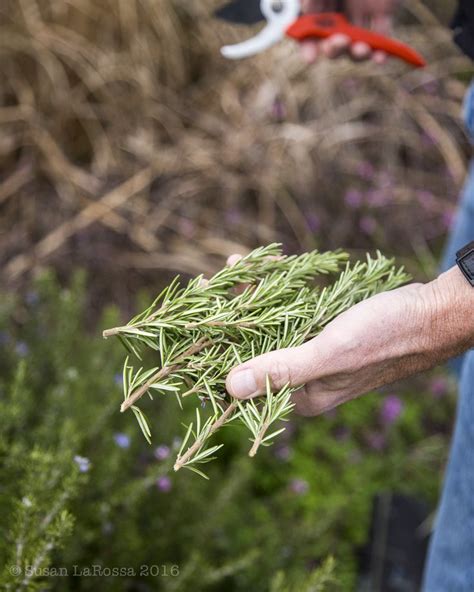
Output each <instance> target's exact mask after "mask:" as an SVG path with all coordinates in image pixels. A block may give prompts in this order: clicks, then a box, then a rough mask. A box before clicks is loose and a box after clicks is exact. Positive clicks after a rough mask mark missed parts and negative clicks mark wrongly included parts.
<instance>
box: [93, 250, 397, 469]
mask: <svg viewBox="0 0 474 592" xmlns="http://www.w3.org/2000/svg"><path fill="white" fill-rule="evenodd" d="M336 274H337V277H335V278H334V281H333V282H332V283H331V282H330V281H329V280H330V278H331V276H336ZM317 276H325V277H324V278H321V277H319V278H318V277H317ZM407 279H408V277H407V275H406V274H405V272H404V271H403V269H396V268H395V267H394V262H393V260H391V259H386V258H385V257H383V256H382V255H381V254H380V253H377V257H376V258H375V259H374V258H371V257H370V256H367V259H366V261H364V262H357V263H355V264H352V265H351V264H350V263H348V255H347V254H346V253H343V252H340V251H336V252H327V253H320V252H318V251H313V252H311V253H305V254H303V255H299V256H283V255H282V252H281V249H280V246H279V245H276V244H273V245H270V246H267V247H261V248H258V249H256V250H255V251H253V252H251V253H250V254H249V255H247V256H246V257H243V258H242V259H241V260H240V261H238V262H237V263H236V264H235V265H233V266H232V267H225V268H223V269H221V270H220V271H219V272H218V273H216V274H215V275H214V276H213V277H212V278H210V279H209V280H205V279H204V278H203V277H202V276H199V277H196V278H195V279H193V280H191V281H190V282H189V283H188V284H187V285H186V286H180V283H179V279H178V278H175V280H174V281H173V282H172V283H171V284H170V285H169V286H168V287H167V288H166V289H165V290H163V292H162V293H161V294H160V295H159V296H158V297H157V298H156V300H155V301H154V302H153V303H152V305H151V306H150V307H149V308H147V309H146V310H145V311H144V312H142V313H141V314H139V315H138V316H136V317H135V318H134V319H132V320H131V321H130V322H129V323H128V324H127V325H126V326H124V327H116V328H114V329H109V330H107V331H105V332H104V337H110V336H113V335H115V336H117V337H118V338H119V339H120V341H121V342H122V343H123V345H124V346H125V347H126V348H127V350H128V351H129V353H130V355H129V357H127V359H126V360H125V364H124V368H123V389H124V401H123V403H122V406H121V411H122V412H123V411H126V410H127V409H129V408H130V409H131V410H132V411H133V413H134V414H135V416H136V418H137V420H138V423H139V425H140V427H141V429H142V431H143V434H144V435H145V438H146V439H147V440H148V442H150V441H151V431H150V427H149V423H148V421H147V419H146V417H145V415H144V413H143V411H142V410H141V409H140V407H138V403H139V401H140V400H141V399H142V397H143V396H144V395H148V396H149V397H150V399H153V394H158V395H159V396H169V395H173V396H175V397H176V399H177V402H178V404H179V405H180V407H181V408H182V401H183V399H186V398H188V397H192V398H193V399H194V400H195V403H196V405H195V407H196V408H195V419H194V420H193V421H192V422H190V423H189V425H188V426H187V430H186V434H185V436H184V438H183V442H182V446H181V449H180V451H179V453H178V456H177V459H176V462H175V465H174V469H175V470H176V471H177V470H179V469H180V468H182V467H184V468H187V469H191V470H193V471H195V472H197V473H199V474H200V475H202V476H205V475H204V473H202V471H200V470H199V469H198V468H197V467H196V465H200V464H204V463H206V462H209V461H210V460H212V459H213V458H214V455H215V453H216V452H217V450H219V448H221V446H222V444H220V445H219V444H217V445H211V444H210V440H211V437H212V436H213V434H214V433H215V432H217V431H218V430H219V428H221V427H223V426H225V425H228V424H229V423H230V422H239V423H241V424H243V425H244V426H245V428H246V429H247V430H249V432H250V438H251V440H252V442H253V444H252V447H251V449H250V455H251V456H253V455H254V454H255V453H256V452H257V449H258V448H259V446H261V445H264V446H266V445H269V444H270V443H271V442H272V441H273V440H274V438H275V437H276V436H278V434H280V433H281V432H282V431H283V430H284V428H282V427H278V426H277V427H276V429H275V424H277V423H278V422H280V421H281V420H284V419H285V418H286V417H287V415H288V414H289V413H290V411H291V410H292V407H293V405H292V403H291V394H292V392H293V390H295V389H291V388H289V387H285V388H283V389H282V390H280V391H279V392H276V393H273V392H272V389H271V385H270V384H267V394H266V396H264V397H261V398H260V399H256V400H255V399H254V400H250V401H237V400H234V399H232V398H231V397H230V396H229V395H228V394H227V393H226V390H225V379H226V376H227V374H228V373H229V372H230V370H231V369H232V368H233V367H234V366H236V365H237V364H240V363H242V362H245V361H247V360H249V359H250V358H253V357H255V356H257V355H259V354H262V353H265V352H268V351H271V350H274V349H280V348H285V347H292V346H297V345H301V344H302V343H303V342H305V341H307V340H308V339H311V338H312V337H314V336H315V335H317V334H318V333H319V332H320V331H321V330H322V329H323V328H324V326H325V325H327V324H328V323H329V322H330V321H331V320H332V319H334V318H335V317H336V316H337V315H339V314H340V313H342V312H343V311H345V310H347V309H348V308H349V307H351V306H352V305H353V304H355V303H357V302H359V301H361V300H363V299H365V298H368V297H370V296H372V295H374V294H376V293H378V292H382V291H385V290H390V289H393V288H395V287H397V286H399V285H400V284H402V283H404V282H405V281H407ZM318 280H319V281H318ZM322 280H324V281H322ZM242 286H244V287H245V288H244V289H243V288H242ZM146 349H151V350H155V352H156V353H154V357H155V358H156V360H157V365H156V367H153V368H143V367H138V368H137V367H135V365H133V364H132V363H131V362H130V356H133V358H135V359H138V360H141V359H142V354H143V353H144V351H145V350H146Z"/></svg>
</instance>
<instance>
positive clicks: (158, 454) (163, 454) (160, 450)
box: [155, 444, 170, 460]
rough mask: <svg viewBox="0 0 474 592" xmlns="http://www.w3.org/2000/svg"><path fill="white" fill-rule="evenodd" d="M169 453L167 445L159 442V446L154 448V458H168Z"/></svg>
mask: <svg viewBox="0 0 474 592" xmlns="http://www.w3.org/2000/svg"><path fill="white" fill-rule="evenodd" d="M169 454H170V449H169V447H168V446H165V445H164V444H161V446H158V447H157V448H155V458H156V459H158V460H165V458H168V456H169Z"/></svg>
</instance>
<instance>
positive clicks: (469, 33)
mask: <svg viewBox="0 0 474 592" xmlns="http://www.w3.org/2000/svg"><path fill="white" fill-rule="evenodd" d="M454 41H455V42H456V44H457V45H458V46H459V47H460V48H461V49H462V51H463V52H464V53H465V54H467V55H468V56H469V57H470V58H472V59H473V60H474V29H473V28H471V27H466V26H464V27H463V28H456V29H454Z"/></svg>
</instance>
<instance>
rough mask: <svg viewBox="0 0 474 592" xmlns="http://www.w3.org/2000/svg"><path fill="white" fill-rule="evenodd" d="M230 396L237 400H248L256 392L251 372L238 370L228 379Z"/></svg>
mask: <svg viewBox="0 0 474 592" xmlns="http://www.w3.org/2000/svg"><path fill="white" fill-rule="evenodd" d="M230 390H231V394H232V395H233V396H234V397H237V398H238V399H248V398H249V397H250V395H253V394H254V393H255V392H257V383H256V381H255V376H254V373H253V370H240V372H236V373H235V374H234V375H233V376H231V378H230Z"/></svg>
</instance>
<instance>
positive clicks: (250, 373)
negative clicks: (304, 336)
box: [226, 341, 318, 399]
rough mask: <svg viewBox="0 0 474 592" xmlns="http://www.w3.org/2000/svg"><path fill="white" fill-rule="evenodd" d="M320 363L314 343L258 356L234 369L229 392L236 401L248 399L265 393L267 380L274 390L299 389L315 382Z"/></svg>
mask: <svg viewBox="0 0 474 592" xmlns="http://www.w3.org/2000/svg"><path fill="white" fill-rule="evenodd" d="M317 369H318V360H317V356H315V350H314V346H313V343H312V342H311V341H310V342H308V343H305V344H304V345H301V346H299V347H294V348H287V349H281V350H278V351H275V352H271V353H268V354H263V355H262V356H258V357H257V358H254V359H253V360H250V361H249V362H246V363H245V364H242V365H241V366H237V368H234V369H233V370H232V371H231V372H230V374H229V376H228V377H227V381H226V388H227V390H228V392H229V393H230V394H231V395H232V396H233V397H236V398H237V399H249V398H251V397H256V396H258V395H261V394H263V393H264V392H265V390H266V379H267V376H268V377H269V379H270V384H271V386H272V389H273V390H275V391H277V390H280V389H282V388H283V387H284V386H286V385H290V386H300V385H302V384H305V383H306V382H309V381H310V380H312V379H313V378H315V375H316V372H317Z"/></svg>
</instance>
